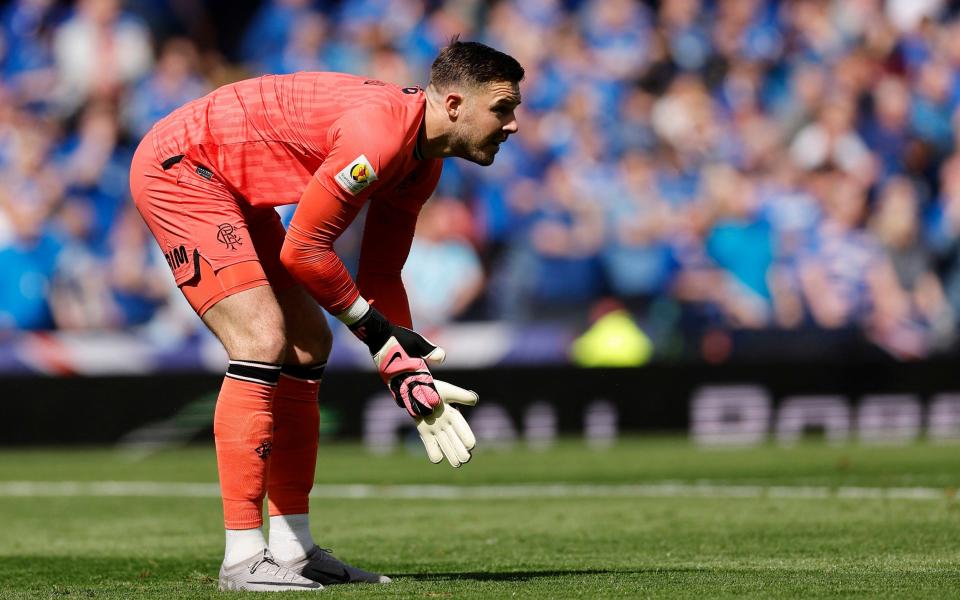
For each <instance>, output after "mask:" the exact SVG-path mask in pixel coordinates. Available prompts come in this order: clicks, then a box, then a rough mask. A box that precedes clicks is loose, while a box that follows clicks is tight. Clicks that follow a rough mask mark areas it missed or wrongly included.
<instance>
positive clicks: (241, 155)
mask: <svg viewBox="0 0 960 600" xmlns="http://www.w3.org/2000/svg"><path fill="white" fill-rule="evenodd" d="M425 110H426V98H425V95H424V91H423V90H422V89H421V88H419V87H400V86H397V85H393V84H387V83H384V82H382V81H378V80H373V79H365V78H362V77H356V76H352V75H345V74H341V73H295V74H292V75H267V76H264V77H259V78H256V79H249V80H245V81H240V82H237V83H234V84H230V85H226V86H223V87H221V88H218V89H217V90H215V91H213V92H211V93H210V94H208V95H206V96H204V97H203V98H199V99H197V100H194V101H193V102H190V103H188V104H186V105H184V106H183V107H181V108H179V109H177V110H176V111H174V112H173V113H171V114H170V115H169V116H167V117H165V118H164V119H162V120H161V121H160V122H158V123H157V124H156V125H155V126H154V128H153V130H152V140H153V145H154V150H155V153H156V156H157V157H158V159H159V160H161V161H164V162H165V161H168V160H171V159H174V160H176V159H177V158H178V157H180V158H182V157H186V158H189V159H190V161H189V162H191V163H195V164H196V165H198V167H197V171H196V173H197V174H198V175H197V176H194V175H192V174H188V175H185V177H188V178H190V179H191V181H192V183H191V181H185V182H183V183H185V184H192V185H197V184H198V183H199V184H203V183H204V182H205V181H207V183H210V184H217V185H222V186H223V187H224V188H226V190H228V191H229V192H230V195H232V196H234V197H235V198H236V199H237V200H238V202H240V203H241V204H247V205H249V206H251V207H253V208H269V207H274V206H279V205H282V204H293V203H297V202H299V206H298V208H297V211H296V213H295V214H294V217H293V221H292V223H291V225H290V228H289V230H288V231H287V234H286V242H285V243H284V252H283V255H282V257H283V259H284V261H285V264H286V266H287V269H288V271H290V273H291V274H292V275H294V276H295V278H296V279H297V280H298V281H299V282H300V283H301V284H303V285H304V286H305V287H306V288H307V290H308V291H309V292H310V293H311V294H312V295H313V297H314V298H315V299H316V300H317V301H318V302H319V303H320V305H321V306H323V307H324V308H326V309H327V310H329V311H330V312H331V313H333V314H337V313H338V312H339V311H342V310H344V309H345V308H346V307H347V306H349V305H350V303H351V302H352V301H353V300H354V299H355V298H356V297H357V295H358V294H361V293H362V294H363V295H364V296H365V297H366V298H368V299H370V300H374V301H376V302H378V306H379V307H380V309H381V311H382V312H384V314H386V315H387V317H388V318H390V319H391V320H392V321H393V322H395V323H399V324H403V325H407V326H409V325H410V314H409V307H408V305H407V298H406V294H405V291H404V289H403V283H402V281H401V278H400V270H401V268H402V267H403V263H404V262H405V261H406V257H407V254H408V252H409V249H410V244H411V242H412V240H413V233H414V228H415V226H416V218H417V214H418V213H419V211H420V208H421V206H422V205H423V203H424V202H426V200H427V199H428V198H429V197H430V195H431V194H432V193H433V190H434V188H435V187H436V185H437V181H438V180H439V178H440V172H441V169H442V165H443V161H442V160H440V159H426V158H423V157H421V156H420V155H419V154H418V149H417V140H418V136H419V133H420V129H421V126H422V124H423V121H424V113H425ZM370 198H372V199H373V203H372V204H371V206H370V211H369V213H368V215H367V219H366V223H365V227H364V238H363V245H362V249H361V256H360V266H359V271H358V275H357V284H358V285H359V289H358V287H357V285H355V284H354V282H353V280H352V278H351V277H350V276H349V274H348V273H347V271H346V269H345V268H344V266H343V264H342V262H341V261H340V259H339V258H338V257H337V256H336V254H335V253H334V251H333V247H332V244H333V240H335V239H336V238H337V237H338V236H339V235H340V234H341V233H342V232H343V230H344V229H345V228H346V227H347V226H348V225H349V224H350V222H351V221H352V220H353V218H354V217H355V216H356V215H357V213H358V211H359V210H360V208H361V207H362V206H363V204H364V203H365V202H366V201H367V200H368V199H370ZM222 201H223V200H222V199H217V197H215V196H211V198H210V199H209V202H222ZM182 208H183V209H184V210H186V211H190V210H191V207H190V206H183V207H182ZM192 208H193V209H194V210H196V211H201V212H202V211H204V210H205V207H204V206H202V205H201V203H200V202H199V201H197V206H195V207H192Z"/></svg>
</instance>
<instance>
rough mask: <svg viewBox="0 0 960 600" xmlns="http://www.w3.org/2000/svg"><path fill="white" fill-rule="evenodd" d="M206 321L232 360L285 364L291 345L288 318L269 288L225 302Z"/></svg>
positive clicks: (204, 318)
mask: <svg viewBox="0 0 960 600" xmlns="http://www.w3.org/2000/svg"><path fill="white" fill-rule="evenodd" d="M203 321H204V322H205V323H206V324H207V326H208V327H209V328H210V330H211V331H213V333H214V335H216V336H217V337H218V338H219V339H220V342H221V343H223V347H224V348H225V349H226V351H227V355H229V357H230V358H231V359H235V360H257V361H262V362H269V363H280V362H283V359H284V357H285V355H286V351H287V345H288V344H287V337H286V334H285V326H284V317H283V312H282V311H281V310H280V306H279V304H278V303H277V301H276V298H275V297H274V296H273V293H272V291H271V290H270V288H269V287H268V286H261V287H258V288H254V289H251V290H247V291H244V292H240V293H239V294H235V295H233V296H229V297H227V298H224V299H223V300H222V301H220V302H218V303H217V304H215V305H214V306H213V307H212V308H211V309H210V310H208V311H207V312H206V313H205V314H204V316H203Z"/></svg>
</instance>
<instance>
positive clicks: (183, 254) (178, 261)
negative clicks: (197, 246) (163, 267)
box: [163, 245, 189, 271]
mask: <svg viewBox="0 0 960 600" xmlns="http://www.w3.org/2000/svg"><path fill="white" fill-rule="evenodd" d="M163 256H164V257H165V258H166V259H167V264H168V265H170V269H171V270H174V271H176V270H177V268H178V267H182V266H183V265H185V264H187V261H188V260H189V258H188V256H187V248H186V247H185V246H183V245H181V246H180V247H179V248H174V249H173V250H170V251H168V252H164V253H163Z"/></svg>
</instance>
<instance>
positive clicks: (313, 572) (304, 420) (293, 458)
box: [267, 286, 390, 585]
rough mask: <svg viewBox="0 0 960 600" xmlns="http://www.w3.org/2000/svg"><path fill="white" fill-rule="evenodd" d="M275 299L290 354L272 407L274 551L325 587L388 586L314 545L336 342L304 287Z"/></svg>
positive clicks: (382, 578) (381, 578)
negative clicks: (323, 412) (325, 379)
mask: <svg viewBox="0 0 960 600" xmlns="http://www.w3.org/2000/svg"><path fill="white" fill-rule="evenodd" d="M277 297H278V299H279V301H280V307H281V310H282V311H283V317H284V320H285V322H286V324H287V351H286V359H285V360H284V364H283V368H282V371H281V374H280V383H279V385H278V386H277V393H276V396H275V397H274V401H273V419H274V444H273V457H272V463H271V465H270V479H269V488H268V492H267V500H268V502H267V504H268V507H269V511H270V551H271V552H272V553H273V554H274V555H275V556H276V557H277V560H278V561H280V562H281V564H284V565H286V566H288V567H290V568H291V569H293V570H294V571H295V572H296V573H300V574H302V575H303V576H304V577H307V578H308V579H311V580H313V581H316V582H319V583H322V584H324V585H331V584H338V583H388V582H389V581H390V578H389V577H385V576H382V575H379V574H377V573H371V572H369V571H364V570H363V569H358V568H357V567H354V566H351V565H349V564H347V563H344V562H343V561H341V560H339V559H337V558H336V557H334V556H333V555H331V554H330V553H329V552H327V551H325V550H323V549H321V548H319V547H318V546H317V545H316V543H314V541H313V535H312V533H311V531H310V519H309V514H308V513H309V496H310V490H311V488H312V487H313V481H314V478H315V469H316V462H317V445H318V441H319V433H320V410H319V405H318V404H317V396H318V392H319V388H320V379H321V377H322V375H323V368H324V366H325V364H326V360H327V357H328V356H329V354H330V344H331V340H332V337H331V333H330V329H329V327H328V326H327V321H326V319H325V318H324V316H323V312H322V311H321V310H320V308H319V306H317V303H316V302H315V301H314V300H313V298H311V297H310V296H309V294H307V292H306V291H305V290H304V289H303V288H302V287H300V286H295V287H289V288H286V289H284V290H283V291H280V292H277Z"/></svg>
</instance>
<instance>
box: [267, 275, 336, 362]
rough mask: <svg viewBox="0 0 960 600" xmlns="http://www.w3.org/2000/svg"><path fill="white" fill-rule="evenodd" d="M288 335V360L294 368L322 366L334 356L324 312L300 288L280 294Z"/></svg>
mask: <svg viewBox="0 0 960 600" xmlns="http://www.w3.org/2000/svg"><path fill="white" fill-rule="evenodd" d="M277 296H278V300H279V302H280V307H281V310H282V311H283V318H284V321H285V323H286V331H287V358H286V362H287V363H290V364H300V365H311V364H317V363H322V362H325V361H326V360H327V357H328V356H330V347H331V346H332V344H333V334H331V333H330V328H329V327H328V326H327V320H326V318H325V316H324V313H323V310H322V309H321V308H320V307H319V306H318V305H317V303H316V301H314V299H313V298H311V297H310V296H309V295H308V294H307V292H306V291H305V290H304V289H303V288H302V287H300V286H297V287H295V288H291V289H288V290H284V291H281V292H280V293H279V294H277Z"/></svg>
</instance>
